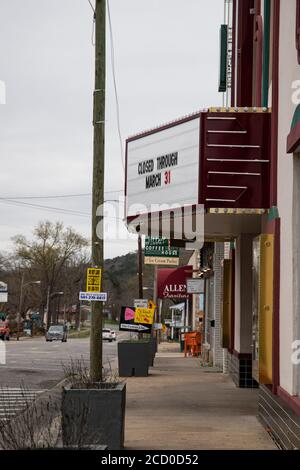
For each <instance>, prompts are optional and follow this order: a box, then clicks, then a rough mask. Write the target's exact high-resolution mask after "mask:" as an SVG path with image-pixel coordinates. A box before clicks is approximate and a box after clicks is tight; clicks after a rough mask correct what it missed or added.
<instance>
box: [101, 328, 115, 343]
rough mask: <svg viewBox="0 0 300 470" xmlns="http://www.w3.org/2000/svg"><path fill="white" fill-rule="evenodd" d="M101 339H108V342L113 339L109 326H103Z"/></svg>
mask: <svg viewBox="0 0 300 470" xmlns="http://www.w3.org/2000/svg"><path fill="white" fill-rule="evenodd" d="M102 340H103V341H109V342H110V343H111V342H112V340H113V335H112V332H111V330H110V329H109V328H103V329H102Z"/></svg>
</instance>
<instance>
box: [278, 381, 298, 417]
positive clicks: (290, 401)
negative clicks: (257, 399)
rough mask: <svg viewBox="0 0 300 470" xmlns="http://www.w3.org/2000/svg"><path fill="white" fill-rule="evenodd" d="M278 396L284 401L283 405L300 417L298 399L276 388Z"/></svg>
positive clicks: (280, 388)
mask: <svg viewBox="0 0 300 470" xmlns="http://www.w3.org/2000/svg"><path fill="white" fill-rule="evenodd" d="M277 394H278V396H279V397H280V398H281V399H282V400H283V401H285V403H286V404H287V405H288V406H289V407H290V408H291V409H292V410H293V411H294V412H295V413H296V414H297V415H299V416H300V397H293V396H292V395H290V394H289V393H288V392H286V391H285V390H284V389H283V388H282V387H278V390H277Z"/></svg>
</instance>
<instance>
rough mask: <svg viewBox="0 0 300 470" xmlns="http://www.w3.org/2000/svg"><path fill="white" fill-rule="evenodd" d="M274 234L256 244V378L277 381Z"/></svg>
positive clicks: (255, 242) (254, 285) (254, 361)
mask: <svg viewBox="0 0 300 470" xmlns="http://www.w3.org/2000/svg"><path fill="white" fill-rule="evenodd" d="M273 283H274V236H273V235H261V236H260V237H258V238H256V239H255V240H254V243H253V324H252V325H253V358H252V360H253V364H252V368H253V377H254V378H255V380H256V381H257V382H259V383H261V384H272V382H273Z"/></svg>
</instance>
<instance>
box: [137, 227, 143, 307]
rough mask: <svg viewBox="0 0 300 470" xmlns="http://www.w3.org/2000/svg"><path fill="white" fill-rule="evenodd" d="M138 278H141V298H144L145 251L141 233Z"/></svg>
mask: <svg viewBox="0 0 300 470" xmlns="http://www.w3.org/2000/svg"><path fill="white" fill-rule="evenodd" d="M138 277H139V298H140V299H143V298H144V289H143V249H142V236H141V234H140V233H139V237H138Z"/></svg>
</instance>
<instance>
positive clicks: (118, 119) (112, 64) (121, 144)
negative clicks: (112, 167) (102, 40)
mask: <svg viewBox="0 0 300 470" xmlns="http://www.w3.org/2000/svg"><path fill="white" fill-rule="evenodd" d="M107 13H108V23H109V33H110V53H111V66H112V74H113V84H114V92H115V100H116V113H117V127H118V134H119V140H120V150H121V162H122V167H123V171H124V172H125V165H124V155H123V139H122V133H121V123H120V105H119V97H118V88H117V80H116V67H115V47H114V37H113V28H112V21H111V13H110V3H109V0H107Z"/></svg>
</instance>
